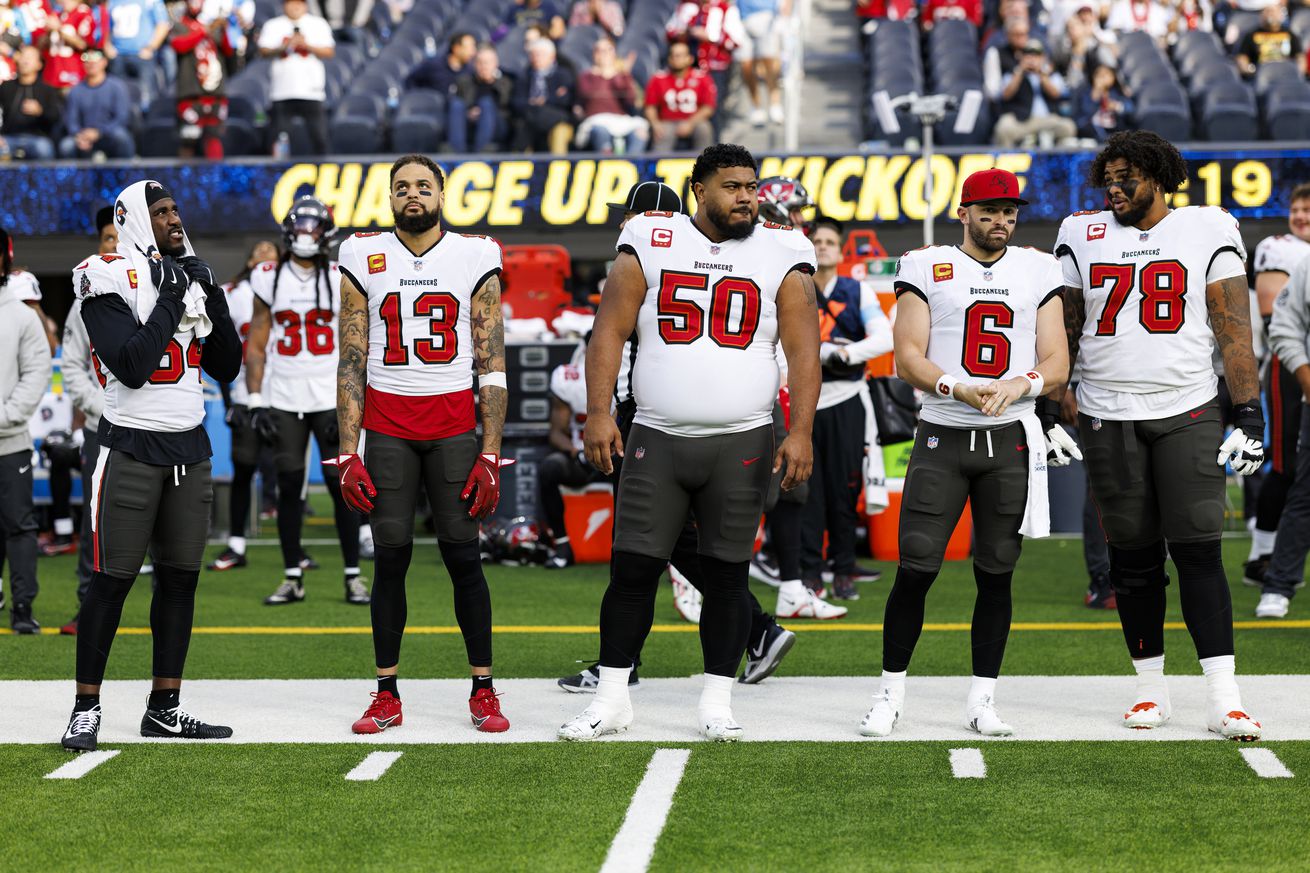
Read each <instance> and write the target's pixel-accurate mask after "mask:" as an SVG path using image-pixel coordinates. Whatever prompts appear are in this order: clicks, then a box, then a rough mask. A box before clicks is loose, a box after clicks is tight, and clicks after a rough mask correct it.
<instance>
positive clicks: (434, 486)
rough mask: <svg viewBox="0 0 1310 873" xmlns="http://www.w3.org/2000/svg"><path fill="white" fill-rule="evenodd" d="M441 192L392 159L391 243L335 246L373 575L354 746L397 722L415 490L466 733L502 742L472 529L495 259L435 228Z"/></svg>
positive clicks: (354, 498)
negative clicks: (442, 589)
mask: <svg viewBox="0 0 1310 873" xmlns="http://www.w3.org/2000/svg"><path fill="white" fill-rule="evenodd" d="M444 183H445V178H444V177H443V175H442V173H441V169H440V168H439V167H438V166H437V165H436V164H435V163H433V162H432V161H431V160H429V159H428V158H426V157H423V156H422V155H405V156H404V157H401V158H400V159H398V160H397V161H396V162H395V163H394V164H393V165H392V167H391V210H392V213H393V214H394V216H395V221H396V230H395V232H394V233H361V234H356V235H355V236H353V237H351V238H350V239H348V240H346V242H345V243H343V244H342V246H341V253H340V258H341V272H342V281H341V291H342V308H341V362H340V365H339V367H338V371H337V405H338V415H339V418H340V422H341V452H342V454H341V455H340V456H339V457H338V458H337V464H338V466H339V467H340V473H341V486H342V490H343V493H344V494H345V497H346V500H348V501H349V502H350V503H351V505H353V506H354V507H355V508H356V509H358V510H359V511H360V512H366V513H369V514H370V521H371V522H372V525H373V542H374V549H375V554H374V569H375V572H376V579H375V580H374V582H373V605H372V619H373V649H374V656H375V658H376V662H377V670H378V690H377V693H376V694H375V695H374V701H373V703H372V704H371V705H370V706H369V708H368V710H367V711H366V712H365V713H364V716H363V717H362V718H361V719H359V721H357V722H355V725H354V731H355V732H356V733H377V732H379V731H381V730H384V729H386V728H388V727H395V726H397V725H399V724H400V723H401V711H400V695H399V692H398V691H397V688H396V671H397V665H398V664H399V662H400V642H401V637H402V636H403V634H404V632H405V617H406V606H405V574H406V572H407V571H408V569H409V563H410V558H411V555H412V553H413V546H414V505H415V501H416V500H417V498H418V489H419V484H420V483H422V484H423V485H424V487H425V490H426V492H427V497H428V503H429V504H430V505H431V507H432V514H433V519H434V521H435V522H436V527H437V543H438V545H439V547H440V549H441V559H442V561H443V563H444V564H445V566H446V571H447V572H448V573H449V574H450V581H451V582H452V583H453V585H454V589H455V591H454V593H455V618H456V620H457V621H458V622H459V627H460V632H461V633H462V634H463V635H464V646H465V649H466V650H467V652H468V660H469V666H470V668H471V672H472V674H473V692H472V696H471V697H470V698H469V711H470V713H471V715H472V718H473V724H474V725H475V726H476V727H477V728H478V730H482V731H492V732H494V731H504V730H508V729H509V722H508V721H507V720H506V719H505V717H504V716H503V715H502V714H501V712H500V704H499V701H498V699H497V697H496V691H495V689H494V688H493V687H492V681H491V595H490V593H489V592H488V590H487V580H486V578H485V577H484V576H483V575H482V560H481V555H480V553H479V549H478V519H480V518H485V517H486V516H488V515H490V514H491V512H492V511H493V510H495V508H496V502H497V501H498V499H499V497H500V438H501V432H502V430H503V428H504V424H505V409H506V405H507V400H508V395H507V391H506V386H505V329H504V322H503V319H502V316H501V310H500V269H501V252H500V244H499V243H497V242H496V241H495V240H493V239H490V238H489V237H483V236H466V235H464V234H459V233H452V232H451V231H447V230H443V229H442V228H441V206H442V203H443V200H444ZM475 367H476V369H477V373H478V381H479V386H478V402H479V407H480V409H481V414H482V445H481V449H479V446H478V439H477V433H476V430H475V428H476V421H475V420H474V408H473V371H474V368H475ZM361 427H362V430H363V431H365V432H366V436H365V435H362V434H361ZM361 442H362V443H363V452H364V457H363V458H362V459H361V458H360V456H359V455H358V454H357V452H358V451H359V448H360V444H361ZM366 468H367V469H366ZM470 498H471V501H470Z"/></svg>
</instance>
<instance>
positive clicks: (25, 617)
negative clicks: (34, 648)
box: [9, 600, 41, 634]
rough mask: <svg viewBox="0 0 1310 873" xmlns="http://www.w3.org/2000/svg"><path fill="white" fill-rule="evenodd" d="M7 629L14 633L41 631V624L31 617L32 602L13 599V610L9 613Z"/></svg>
mask: <svg viewBox="0 0 1310 873" xmlns="http://www.w3.org/2000/svg"><path fill="white" fill-rule="evenodd" d="M9 629H10V630H12V631H13V632H14V633H16V634H39V633H41V625H40V624H38V623H37V620H36V619H34V618H32V604H30V603H19V602H18V601H16V600H15V601H14V606H13V610H12V611H11V612H10V613H9Z"/></svg>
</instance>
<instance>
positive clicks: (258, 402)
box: [246, 391, 265, 409]
mask: <svg viewBox="0 0 1310 873" xmlns="http://www.w3.org/2000/svg"><path fill="white" fill-rule="evenodd" d="M246 406H248V407H250V408H251V409H263V408H264V406H265V403H264V395H263V394H260V393H259V392H258V391H251V392H250V393H249V394H247V395H246Z"/></svg>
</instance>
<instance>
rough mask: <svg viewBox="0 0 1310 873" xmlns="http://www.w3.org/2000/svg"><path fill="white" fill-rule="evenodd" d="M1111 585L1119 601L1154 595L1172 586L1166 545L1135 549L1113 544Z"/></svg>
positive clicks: (1155, 544)
mask: <svg viewBox="0 0 1310 873" xmlns="http://www.w3.org/2000/svg"><path fill="white" fill-rule="evenodd" d="M1109 549H1110V582H1111V584H1112V585H1113V586H1114V593H1115V594H1116V595H1118V596H1120V597H1137V596H1144V595H1148V594H1155V593H1156V592H1158V591H1160V590H1162V589H1164V587H1165V586H1166V585H1168V584H1169V575H1168V574H1167V573H1165V571H1164V560H1165V550H1164V541H1163V540H1160V541H1158V542H1154V543H1151V544H1150V545H1149V546H1142V547H1140V548H1135V549H1126V548H1123V547H1120V546H1116V545H1114V544H1113V543H1111V544H1110V547H1109Z"/></svg>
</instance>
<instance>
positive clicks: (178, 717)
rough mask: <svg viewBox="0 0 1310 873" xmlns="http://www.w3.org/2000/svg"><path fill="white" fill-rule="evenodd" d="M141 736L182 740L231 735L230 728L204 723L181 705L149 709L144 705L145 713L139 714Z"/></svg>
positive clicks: (220, 737)
mask: <svg viewBox="0 0 1310 873" xmlns="http://www.w3.org/2000/svg"><path fill="white" fill-rule="evenodd" d="M141 736H143V737H165V738H168V739H182V740H225V739H227V738H228V737H230V736H232V728H230V727H224V726H222V725H216V724H205V723H204V722H203V721H201V720H200V719H198V718H196V717H195V716H194V715H191V714H190V713H187V712H184V711H183V710H182V707H180V706H175V707H173V708H172V709H151V708H150V707H149V705H148V704H147V706H146V714H145V715H143V716H141Z"/></svg>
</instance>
